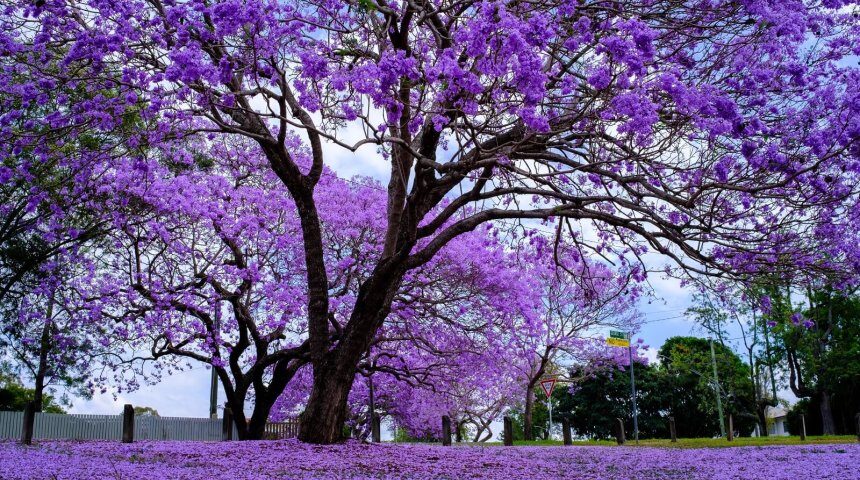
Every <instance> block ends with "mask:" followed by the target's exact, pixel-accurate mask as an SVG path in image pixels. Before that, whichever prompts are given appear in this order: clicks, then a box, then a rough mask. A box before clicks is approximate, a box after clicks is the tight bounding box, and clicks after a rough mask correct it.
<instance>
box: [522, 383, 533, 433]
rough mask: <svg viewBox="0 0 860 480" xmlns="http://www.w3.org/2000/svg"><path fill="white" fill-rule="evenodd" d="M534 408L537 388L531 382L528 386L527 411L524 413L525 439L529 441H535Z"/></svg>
mask: <svg viewBox="0 0 860 480" xmlns="http://www.w3.org/2000/svg"><path fill="white" fill-rule="evenodd" d="M534 407H535V386H534V384H533V383H531V382H529V384H528V386H526V404H525V411H524V412H523V437H524V438H525V439H526V440H528V441H532V440H534V439H535V435H534V420H533V414H534Z"/></svg>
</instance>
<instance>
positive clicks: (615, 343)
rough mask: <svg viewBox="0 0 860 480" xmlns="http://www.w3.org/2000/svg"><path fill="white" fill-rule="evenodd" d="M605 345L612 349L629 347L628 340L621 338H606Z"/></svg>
mask: <svg viewBox="0 0 860 480" xmlns="http://www.w3.org/2000/svg"><path fill="white" fill-rule="evenodd" d="M606 343H607V344H608V345H609V346H612V347H629V346H630V340H626V339H622V338H612V337H610V338H607V339H606Z"/></svg>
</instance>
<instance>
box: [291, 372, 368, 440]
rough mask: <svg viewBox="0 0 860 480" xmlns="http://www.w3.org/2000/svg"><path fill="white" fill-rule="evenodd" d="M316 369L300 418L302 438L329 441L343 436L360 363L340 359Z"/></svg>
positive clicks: (300, 435)
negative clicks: (350, 392)
mask: <svg viewBox="0 0 860 480" xmlns="http://www.w3.org/2000/svg"><path fill="white" fill-rule="evenodd" d="M338 363H339V365H326V366H324V367H323V368H321V369H314V383H313V388H312V389H311V396H310V398H309V399H308V404H307V407H306V408H305V411H304V412H302V415H301V420H300V422H299V440H301V441H303V442H307V443H317V444H329V443H335V442H338V441H341V440H343V424H344V421H345V420H346V401H347V397H348V396H349V391H350V390H351V389H352V382H353V380H354V379H355V373H356V370H357V363H351V364H349V362H343V361H341V362H338Z"/></svg>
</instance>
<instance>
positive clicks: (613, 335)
mask: <svg viewBox="0 0 860 480" xmlns="http://www.w3.org/2000/svg"><path fill="white" fill-rule="evenodd" d="M609 338H618V339H620V340H627V332H622V331H620V330H610V331H609Z"/></svg>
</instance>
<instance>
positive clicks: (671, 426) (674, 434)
mask: <svg viewBox="0 0 860 480" xmlns="http://www.w3.org/2000/svg"><path fill="white" fill-rule="evenodd" d="M669 436H670V437H672V443H675V442H677V441H678V431H677V430H675V417H669Z"/></svg>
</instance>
